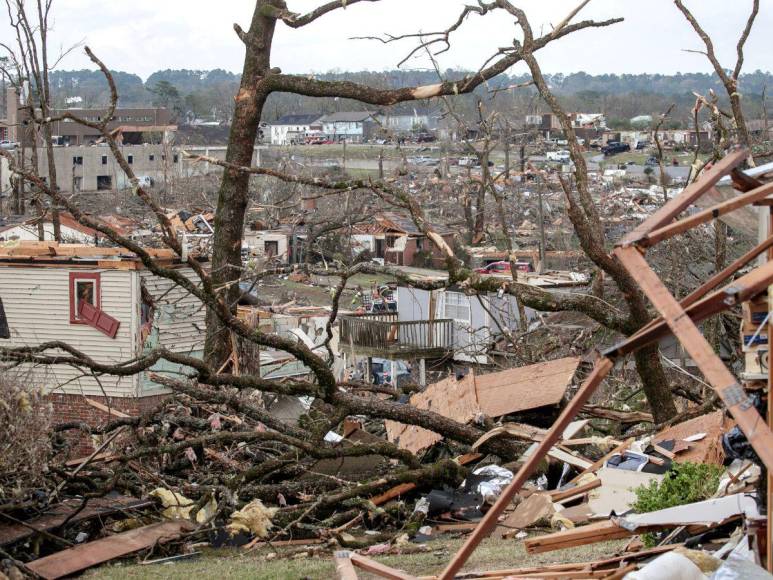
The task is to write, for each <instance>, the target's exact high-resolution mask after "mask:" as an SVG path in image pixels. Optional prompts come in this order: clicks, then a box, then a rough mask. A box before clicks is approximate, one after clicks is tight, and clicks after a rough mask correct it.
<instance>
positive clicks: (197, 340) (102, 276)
mask: <svg viewBox="0 0 773 580" xmlns="http://www.w3.org/2000/svg"><path fill="white" fill-rule="evenodd" d="M21 247H23V245H22V246H21ZM51 247H52V248H54V251H56V249H57V248H65V246H58V245H57V244H55V243H52V244H51ZM88 250H89V251H88V252H86V251H84V252H83V255H82V256H78V255H77V253H78V250H77V249H73V248H72V247H69V249H68V253H69V254H70V256H67V257H65V256H52V257H51V258H50V259H40V256H39V255H38V256H35V257H30V256H23V255H21V252H20V251H19V246H16V250H15V251H13V252H9V251H0V300H2V309H3V311H4V313H5V319H6V320H7V325H8V330H9V335H10V336H9V338H6V339H3V338H0V345H2V346H3V347H17V346H18V347H22V346H37V345H39V344H41V343H44V342H47V341H54V340H56V341H63V342H65V343H67V344H69V345H70V346H72V347H74V348H76V349H78V350H80V351H82V352H84V353H85V354H86V355H88V356H89V357H91V358H93V359H94V360H96V361H99V362H103V363H107V364H115V363H118V362H123V361H127V360H130V359H132V358H134V357H136V356H138V355H140V354H141V353H142V352H143V351H146V350H148V349H150V348H152V347H154V346H156V345H159V344H161V345H163V346H165V347H167V348H169V349H170V350H172V351H175V352H184V353H186V354H191V355H200V354H201V353H202V352H203V342H204V330H205V326H204V309H203V308H202V307H201V304H200V303H199V301H198V300H197V299H195V298H193V297H192V296H190V295H189V294H188V293H187V292H186V291H185V290H183V289H182V288H180V287H177V286H174V285H173V284H172V283H171V282H170V281H168V280H166V279H161V278H157V277H156V276H154V275H152V274H151V273H150V272H148V271H146V270H144V269H142V265H141V263H140V262H138V261H137V259H136V258H125V257H118V256H101V257H97V256H95V253H96V250H97V249H96V248H93V247H92V248H88ZM108 250H110V249H106V251H108ZM9 254H11V255H9ZM165 265H167V264H165ZM168 265H169V266H174V267H176V268H180V269H181V271H184V272H186V275H188V276H189V277H191V278H192V279H195V278H194V276H195V274H194V273H193V271H192V270H190V269H189V268H188V267H187V266H180V265H173V264H172V263H171V262H170V263H169V264H168ZM141 285H144V286H145V288H146V290H147V291H148V292H149V293H150V295H151V296H152V297H153V298H154V300H155V301H156V307H155V309H151V308H149V307H148V306H147V305H143V299H142V290H141ZM84 287H87V288H86V290H87V294H88V295H89V298H88V300H89V301H90V303H92V304H93V305H94V306H95V307H96V309H97V310H98V311H99V312H101V313H104V315H105V318H107V320H108V321H109V323H110V325H109V326H108V327H106V328H107V329H105V327H102V326H101V325H94V324H89V323H86V322H84V320H83V319H82V318H81V315H80V314H79V311H78V310H77V306H76V304H77V303H78V297H79V296H81V297H82V296H83V288H84ZM80 313H81V314H82V313H83V311H82V310H81V311H80ZM0 315H2V313H0ZM149 316H152V319H149V318H148V317H149ZM116 327H117V328H116ZM99 328H102V330H100V329H99ZM156 370H172V369H169V365H168V364H167V365H165V364H159V365H157V367H156ZM21 372H27V373H29V376H30V377H31V379H32V381H31V382H34V383H37V384H38V385H40V386H43V387H45V388H46V390H47V391H48V392H57V393H63V394H70V395H93V396H108V397H138V396H147V395H151V394H159V393H160V392H163V391H161V390H160V388H159V387H158V385H155V384H153V383H151V382H150V381H149V380H148V379H147V376H146V374H143V375H142V376H128V377H115V376H112V375H101V376H99V379H98V380H97V379H96V378H95V377H93V376H90V375H84V373H82V372H81V371H80V370H78V369H75V368H73V367H70V366H67V365H52V366H45V367H44V366H27V367H22V369H21Z"/></svg>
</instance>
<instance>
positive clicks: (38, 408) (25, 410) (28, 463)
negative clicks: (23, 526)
mask: <svg viewBox="0 0 773 580" xmlns="http://www.w3.org/2000/svg"><path fill="white" fill-rule="evenodd" d="M26 382H27V381H25V380H23V378H21V377H17V376H13V375H10V374H8V373H5V374H3V373H1V372H0V499H6V498H12V497H19V496H21V495H24V494H25V493H26V491H27V490H29V489H30V488H32V487H35V486H37V485H39V484H40V483H41V482H42V481H43V477H44V474H45V472H46V471H47V470H48V458H49V456H50V453H51V437H50V428H51V405H50V403H49V402H48V401H47V400H46V398H45V395H44V394H43V392H42V390H40V389H35V388H30V387H27V386H25V383H26Z"/></svg>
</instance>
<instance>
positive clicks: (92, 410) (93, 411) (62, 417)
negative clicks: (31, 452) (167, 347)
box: [48, 393, 170, 455]
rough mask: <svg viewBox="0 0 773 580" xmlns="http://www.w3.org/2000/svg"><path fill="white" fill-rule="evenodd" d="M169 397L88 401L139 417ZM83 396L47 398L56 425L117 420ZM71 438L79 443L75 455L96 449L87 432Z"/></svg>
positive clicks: (99, 423)
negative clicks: (90, 403) (72, 422)
mask: <svg viewBox="0 0 773 580" xmlns="http://www.w3.org/2000/svg"><path fill="white" fill-rule="evenodd" d="M169 397H170V395H168V394H164V395H153V396H150V397H92V396H89V397H88V398H89V399H91V400H92V401H96V402H97V403H101V404H102V405H105V406H107V407H109V408H110V409H114V410H116V411H119V412H121V413H125V414H126V415H131V416H132V417H136V416H138V415H141V414H143V413H145V412H147V411H151V410H153V409H155V408H156V407H158V405H159V404H160V403H161V402H162V401H163V400H164V399H167V398H169ZM86 398H87V397H85V396H83V395H68V394H64V393H51V394H49V395H48V400H49V401H50V402H51V406H52V408H53V418H52V422H53V423H54V424H57V423H69V422H71V421H78V422H81V423H86V424H87V425H90V426H94V427H95V426H98V425H103V424H104V423H106V422H108V421H110V420H111V419H114V418H115V417H114V416H111V415H110V414H109V413H107V412H105V411H102V410H101V409H97V408H96V407H94V406H92V405H89V403H88V402H87V401H86ZM68 435H70V436H71V439H72V440H75V441H76V445H75V446H74V449H73V453H74V454H84V455H85V454H88V453H91V452H92V451H93V450H94V447H93V444H92V441H91V438H90V437H89V436H88V434H86V433H82V432H80V431H75V430H73V431H69V432H68Z"/></svg>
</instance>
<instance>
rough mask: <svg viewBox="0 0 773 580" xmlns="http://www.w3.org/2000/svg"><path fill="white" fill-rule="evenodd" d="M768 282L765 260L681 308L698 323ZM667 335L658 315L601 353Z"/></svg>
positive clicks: (771, 271)
mask: <svg viewBox="0 0 773 580" xmlns="http://www.w3.org/2000/svg"><path fill="white" fill-rule="evenodd" d="M771 283H773V262H767V263H766V264H765V265H763V266H760V267H759V268H755V269H754V270H752V271H751V272H749V273H748V274H744V275H743V276H741V277H740V278H737V279H736V280H733V281H732V282H731V283H730V284H728V285H727V286H725V287H724V288H722V289H720V290H717V291H716V292H714V293H713V294H710V295H709V296H706V297H705V298H703V299H701V300H699V301H697V302H694V303H693V304H691V305H690V306H688V307H687V308H685V309H684V310H683V312H685V313H686V314H687V316H689V317H690V318H691V319H692V320H693V322H700V321H701V320H704V319H705V318H708V317H709V316H712V315H714V314H717V313H718V312H722V311H723V310H727V309H728V308H731V307H732V306H734V305H736V304H739V303H741V302H745V301H746V300H749V299H750V298H753V297H754V296H756V295H757V294H759V293H761V292H763V291H764V290H765V289H766V288H767V287H768V285H769V284H771ZM680 306H681V305H680ZM668 334H669V328H668V324H667V323H666V321H665V319H664V318H663V317H662V316H661V317H660V318H658V319H656V320H653V321H652V322H651V323H649V324H647V325H646V326H644V327H643V328H642V329H641V330H639V331H638V332H636V334H633V335H631V336H629V337H628V338H626V339H625V340H623V341H622V342H619V343H618V344H616V345H614V346H612V347H611V348H609V349H607V350H605V351H604V352H602V353H601V354H602V355H603V356H605V357H608V358H611V359H615V358H618V357H620V356H623V355H626V354H629V353H631V352H634V351H636V350H638V349H640V348H642V347H643V346H645V345H647V344H650V343H652V342H654V341H656V340H659V339H660V338H662V337H664V336H666V335H668Z"/></svg>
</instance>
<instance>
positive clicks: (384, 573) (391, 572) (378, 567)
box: [350, 553, 416, 580]
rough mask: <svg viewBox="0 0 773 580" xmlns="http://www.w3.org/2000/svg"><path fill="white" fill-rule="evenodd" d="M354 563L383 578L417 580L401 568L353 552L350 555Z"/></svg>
mask: <svg viewBox="0 0 773 580" xmlns="http://www.w3.org/2000/svg"><path fill="white" fill-rule="evenodd" d="M350 560H351V562H352V564H354V565H355V566H357V567H358V568H360V569H362V570H365V571H366V572H370V573H371V574H375V575H376V576H379V577H381V578H389V579H390V580H416V577H415V576H411V575H410V574H407V573H405V572H403V571H401V570H395V569H393V568H390V567H389V566H385V565H384V564H381V563H379V562H376V561H375V560H371V559H370V558H366V557H365V556H361V555H360V554H354V553H353V554H352V555H351V556H350Z"/></svg>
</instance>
